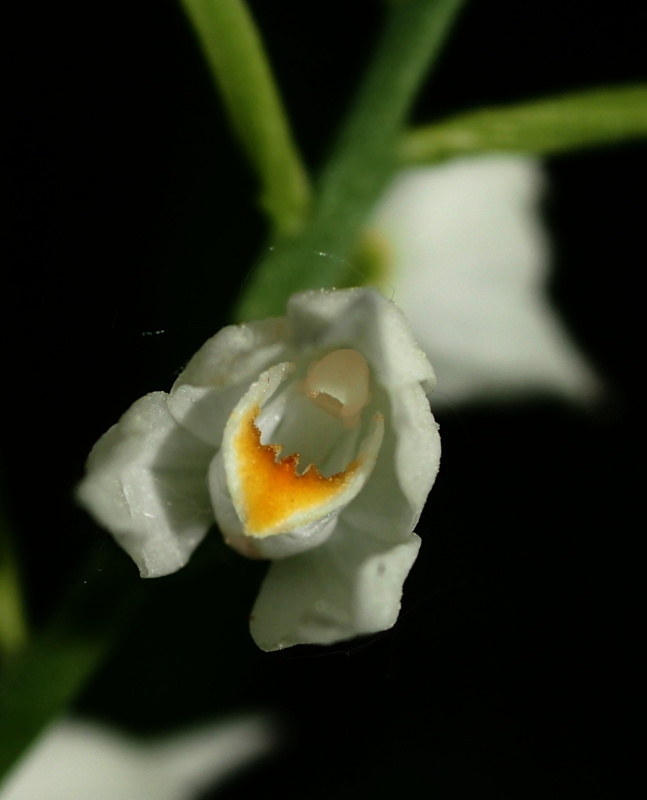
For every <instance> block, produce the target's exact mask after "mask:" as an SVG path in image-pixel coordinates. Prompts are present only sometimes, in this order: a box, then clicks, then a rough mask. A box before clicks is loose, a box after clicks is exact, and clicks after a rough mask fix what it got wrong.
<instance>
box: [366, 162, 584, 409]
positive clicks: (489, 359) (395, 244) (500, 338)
mask: <svg viewBox="0 0 647 800" xmlns="http://www.w3.org/2000/svg"><path fill="white" fill-rule="evenodd" d="M542 189H543V176H542V174H541V170H540V166H539V163H538V162H537V161H535V160H534V159H531V158H527V157H523V156H485V157H480V158H471V159H460V160H456V161H453V162H450V163H448V164H446V165H442V166H438V167H427V168H416V169H410V170H405V171H403V172H402V173H401V174H400V176H399V177H398V178H397V179H396V180H395V181H394V183H393V185H392V186H391V187H390V189H389V190H388V191H387V192H386V194H385V196H384V197H383V198H382V200H381V202H380V204H379V206H378V208H377V209H376V212H375V215H374V218H373V220H372V224H371V226H372V228H373V229H374V230H375V231H377V232H378V233H379V234H380V235H381V236H382V237H383V238H384V240H385V241H386V242H387V246H388V247H389V248H390V249H391V251H392V262H393V263H392V272H390V273H389V274H388V275H387V278H386V281H385V285H384V287H383V288H384V290H385V291H386V292H387V293H389V295H392V296H393V300H394V301H395V302H396V303H397V304H398V305H399V306H400V307H401V308H402V309H403V311H404V312H405V314H406V315H407V316H408V318H409V320H410V321H411V325H412V327H413V329H414V333H415V335H416V337H417V338H418V340H419V341H420V343H421V345H422V347H423V348H424V349H425V351H426V352H427V354H428V356H429V357H430V359H431V360H432V362H433V364H434V368H435V370H436V375H437V377H438V392H437V395H436V398H437V399H445V400H449V401H452V402H453V401H461V400H468V399H473V398H477V397H488V396H490V397H493V398H499V397H503V396H506V395H512V394H515V393H516V394H519V393H523V392H531V391H536V390H540V391H541V390H544V391H545V390H556V391H558V392H560V393H563V394H565V395H567V396H569V397H571V398H573V399H579V400H587V399H591V398H592V397H594V396H595V395H596V394H597V393H598V390H599V383H598V381H597V379H596V377H595V375H594V374H593V372H592V370H591V369H590V368H589V367H588V366H587V364H586V363H585V361H584V359H583V358H582V356H581V355H580V354H579V353H578V351H577V349H576V347H575V346H574V344H573V343H572V342H571V341H570V339H569V337H568V334H567V333H566V331H565V330H564V328H563V326H562V324H561V323H560V321H559V319H558V317H557V315H556V314H555V312H554V311H553V309H552V308H551V306H550V305H549V302H548V297H547V296H546V285H545V284H546V279H547V271H548V264H549V260H550V252H549V245H548V241H547V237H546V232H545V230H544V227H543V225H542V224H541V221H540V218H539V214H538V211H539V208H538V206H539V201H540V197H541V194H542Z"/></svg>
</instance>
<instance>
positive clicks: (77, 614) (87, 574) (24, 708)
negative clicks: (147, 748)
mask: <svg viewBox="0 0 647 800" xmlns="http://www.w3.org/2000/svg"><path fill="white" fill-rule="evenodd" d="M143 584H145V582H144V581H141V580H140V579H139V578H138V577H137V575H136V571H135V570H134V569H133V568H132V565H131V564H130V563H128V562H127V560H126V559H125V558H124V556H123V554H122V553H121V551H119V550H117V548H116V546H114V545H110V544H107V545H106V546H105V547H102V548H101V550H100V553H99V554H97V556H95V557H93V558H92V559H91V561H90V563H89V565H88V566H87V568H86V569H85V570H84V572H83V573H82V575H81V577H80V579H79V580H78V581H77V583H76V584H75V587H74V589H73V591H72V593H71V594H70V596H69V597H68V598H67V601H66V602H65V603H64V605H63V607H62V608H61V609H60V611H59V613H57V614H56V617H55V619H54V620H53V621H52V623H51V624H50V625H49V626H48V628H47V629H46V630H45V631H44V632H43V633H42V634H40V635H39V636H36V637H34V638H32V640H31V641H30V642H29V643H28V644H27V646H25V647H24V648H22V650H20V651H19V652H17V653H15V654H14V655H13V657H12V658H10V659H9V660H8V661H7V663H6V664H5V665H4V669H3V671H2V674H1V675H0V724H1V725H2V731H1V732H2V734H3V735H2V736H0V779H2V777H4V775H5V774H6V773H7V772H8V770H9V769H10V768H11V766H12V765H13V764H14V763H15V761H16V759H17V758H18V757H19V756H20V755H21V754H22V753H23V752H24V750H25V749H26V748H27V747H28V745H29V744H31V742H32V741H33V740H34V739H35V737H36V736H37V735H38V733H39V732H40V731H41V730H42V728H43V727H44V726H45V725H46V724H47V723H48V722H50V721H51V720H52V719H53V718H54V717H56V716H57V715H58V714H60V713H62V712H63V711H65V710H66V709H67V708H68V706H69V704H70V703H71V701H72V700H73V699H74V698H75V697H76V696H77V695H78V693H79V692H80V690H81V689H82V688H83V686H84V685H85V683H86V682H87V680H88V679H89V678H90V676H91V675H92V673H93V672H94V670H95V669H96V668H97V666H98V665H99V664H100V663H101V661H102V660H103V658H104V657H105V655H106V653H107V652H108V650H109V649H110V648H111V646H112V645H113V644H114V640H115V636H116V634H117V633H118V632H119V631H120V630H121V629H122V627H123V626H124V625H125V624H127V622H128V621H129V619H131V617H132V615H133V612H134V611H135V610H136V609H138V608H139V604H140V602H141V599H142V598H143V596H144V592H145V590H146V588H147V587H145V585H143Z"/></svg>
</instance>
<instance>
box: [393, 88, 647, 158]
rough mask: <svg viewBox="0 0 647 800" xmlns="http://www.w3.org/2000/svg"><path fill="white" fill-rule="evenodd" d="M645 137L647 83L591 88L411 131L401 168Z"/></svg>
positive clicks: (551, 151) (552, 152)
mask: <svg viewBox="0 0 647 800" xmlns="http://www.w3.org/2000/svg"><path fill="white" fill-rule="evenodd" d="M645 136H647V85H645V84H642V85H640V84H638V85H635V86H615V87H608V88H603V89H600V88H597V89H588V90H586V91H582V92H574V93H570V94H565V95H561V96H559V97H547V98H544V99H541V100H535V101H532V102H526V103H519V104H517V105H513V106H501V107H496V108H485V109H479V110H478V111H468V112H466V113H463V114H457V115H456V116H454V117H450V118H449V119H446V120H440V121H439V122H436V123H434V124H432V125H424V126H421V127H419V128H415V129H413V130H411V131H409V132H408V133H407V134H405V136H404V137H403V139H402V140H401V143H400V153H399V155H400V162H401V163H402V164H403V165H416V164H435V163H438V162H439V161H444V160H446V159H449V158H457V157H459V156H468V155H476V154H478V153H488V152H490V153H491V152H508V153H533V154H535V155H542V156H546V155H555V154H558V153H565V152H569V151H572V150H579V149H582V148H585V147H596V146H600V145H606V144H617V143H619V142H622V141H627V140H630V139H638V138H641V137H645Z"/></svg>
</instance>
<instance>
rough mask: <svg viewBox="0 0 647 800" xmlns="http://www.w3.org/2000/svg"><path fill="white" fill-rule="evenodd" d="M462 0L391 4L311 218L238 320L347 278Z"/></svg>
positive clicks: (260, 276) (277, 255)
mask: <svg viewBox="0 0 647 800" xmlns="http://www.w3.org/2000/svg"><path fill="white" fill-rule="evenodd" d="M463 2H464V0H401V2H398V3H397V4H393V6H392V8H391V9H390V12H389V16H388V19H387V25H386V28H385V30H384V33H383V36H382V39H381V41H380V42H379V43H378V47H377V52H376V55H375V57H374V60H373V62H372V64H371V65H370V67H369V69H368V72H367V74H366V77H365V80H364V81H363V83H362V84H361V86H360V89H359V91H358V94H357V97H356V99H355V101H354V102H353V103H352V104H351V111H350V115H349V117H348V121H347V123H346V125H345V126H344V128H343V129H342V132H341V135H340V137H339V139H338V142H337V146H336V148H335V150H334V151H333V154H332V157H331V158H330V160H329V162H328V164H327V166H326V167H325V169H324V170H323V172H322V175H321V179H320V182H319V193H318V199H317V201H316V205H315V209H314V215H313V220H312V222H311V224H310V225H309V226H308V227H307V228H306V229H305V230H304V231H303V233H302V234H301V235H300V236H298V237H297V238H296V239H295V240H293V241H292V242H289V243H286V244H284V245H282V246H278V247H276V249H274V250H273V251H272V253H271V254H270V255H269V257H268V258H266V259H265V261H264V262H263V263H262V264H261V265H259V267H258V269H257V270H256V272H255V274H254V275H253V276H252V278H251V280H250V281H249V283H248V285H247V287H246V289H245V293H244V295H243V298H242V301H241V304H240V306H239V308H238V313H237V317H238V319H241V320H244V319H258V318H260V317H264V316H267V315H271V314H280V313H282V312H283V309H284V307H285V301H286V299H287V297H288V296H289V295H290V294H291V293H292V292H294V291H298V290H299V289H306V288H314V287H325V286H334V285H338V286H339V285H341V284H342V283H343V282H345V280H346V278H347V271H348V266H347V264H346V263H345V261H344V259H345V258H346V256H347V255H348V253H349V251H350V250H351V248H352V247H353V245H354V243H355V241H356V240H357V237H358V232H359V230H360V227H361V225H362V223H363V221H364V219H365V218H366V216H367V215H368V214H369V212H370V210H371V208H372V206H373V204H374V203H375V201H376V199H377V198H378V196H379V194H380V192H381V191H382V189H383V188H384V186H385V185H386V183H387V181H388V179H389V177H390V175H391V174H392V172H393V170H394V169H395V166H396V144H397V139H398V136H399V135H400V132H401V130H402V127H403V125H404V123H405V121H406V117H407V114H408V113H409V109H410V108H411V104H412V102H413V100H414V99H415V96H416V93H417V91H418V89H419V87H420V84H421V83H422V81H423V79H424V78H425V76H426V75H427V73H428V70H429V69H430V67H431V66H432V64H433V63H434V61H435V59H436V58H437V56H438V55H439V53H440V51H441V49H442V46H443V44H444V42H445V40H446V38H447V35H448V33H449V31H450V29H451V26H452V24H453V22H454V20H455V18H456V15H457V14H458V11H459V10H460V8H461V6H462V5H463ZM321 253H323V254H325V255H326V256H328V257H324V258H322V257H321Z"/></svg>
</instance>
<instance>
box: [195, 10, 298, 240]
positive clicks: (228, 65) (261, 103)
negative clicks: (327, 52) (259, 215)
mask: <svg viewBox="0 0 647 800" xmlns="http://www.w3.org/2000/svg"><path fill="white" fill-rule="evenodd" d="M181 3H182V5H183V6H184V9H185V11H186V14H187V16H188V17H189V19H190V21H191V24H192V25H193V27H194V29H195V32H196V34H197V36H198V39H199V41H200V45H201V46H202V50H203V52H204V55H205V57H206V59H207V64H208V66H209V68H210V70H211V74H212V77H213V79H214V81H215V82H216V85H217V86H218V89H219V90H220V94H221V96H222V99H223V102H224V105H225V109H226V111H227V114H228V115H229V119H230V122H231V125H232V127H233V129H234V132H235V134H236V136H237V137H238V139H239V141H240V144H241V146H242V147H243V149H244V151H245V153H246V155H247V157H248V158H249V160H250V162H251V163H252V166H253V167H254V169H255V170H256V172H257V173H258V177H259V180H260V183H261V197H260V204H261V206H262V207H263V209H264V210H265V212H266V213H267V214H268V216H269V218H270V220H271V222H272V224H273V228H274V231H273V232H274V234H275V235H276V236H277V237H280V236H283V235H287V234H291V233H294V232H295V231H297V230H299V229H300V227H301V226H302V225H303V223H304V221H305V219H306V217H307V214H308V210H309V206H310V189H309V185H308V179H307V176H306V172H305V169H304V167H303V165H302V163H301V159H300V157H299V154H298V151H297V148H296V145H295V143H294V141H293V138H292V134H291V132H290V128H289V124H288V120H287V118H286V116H285V112H284V110H283V105H282V103H281V98H280V96H279V92H278V89H277V87H276V85H275V83H274V79H273V77H272V72H271V69H270V65H269V62H268V60H267V58H266V56H265V53H264V51H263V45H262V42H261V38H260V36H259V33H258V31H257V29H256V26H255V25H254V21H253V19H252V17H251V15H250V14H249V12H248V10H247V8H246V6H245V3H244V2H243V0H181Z"/></svg>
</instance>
